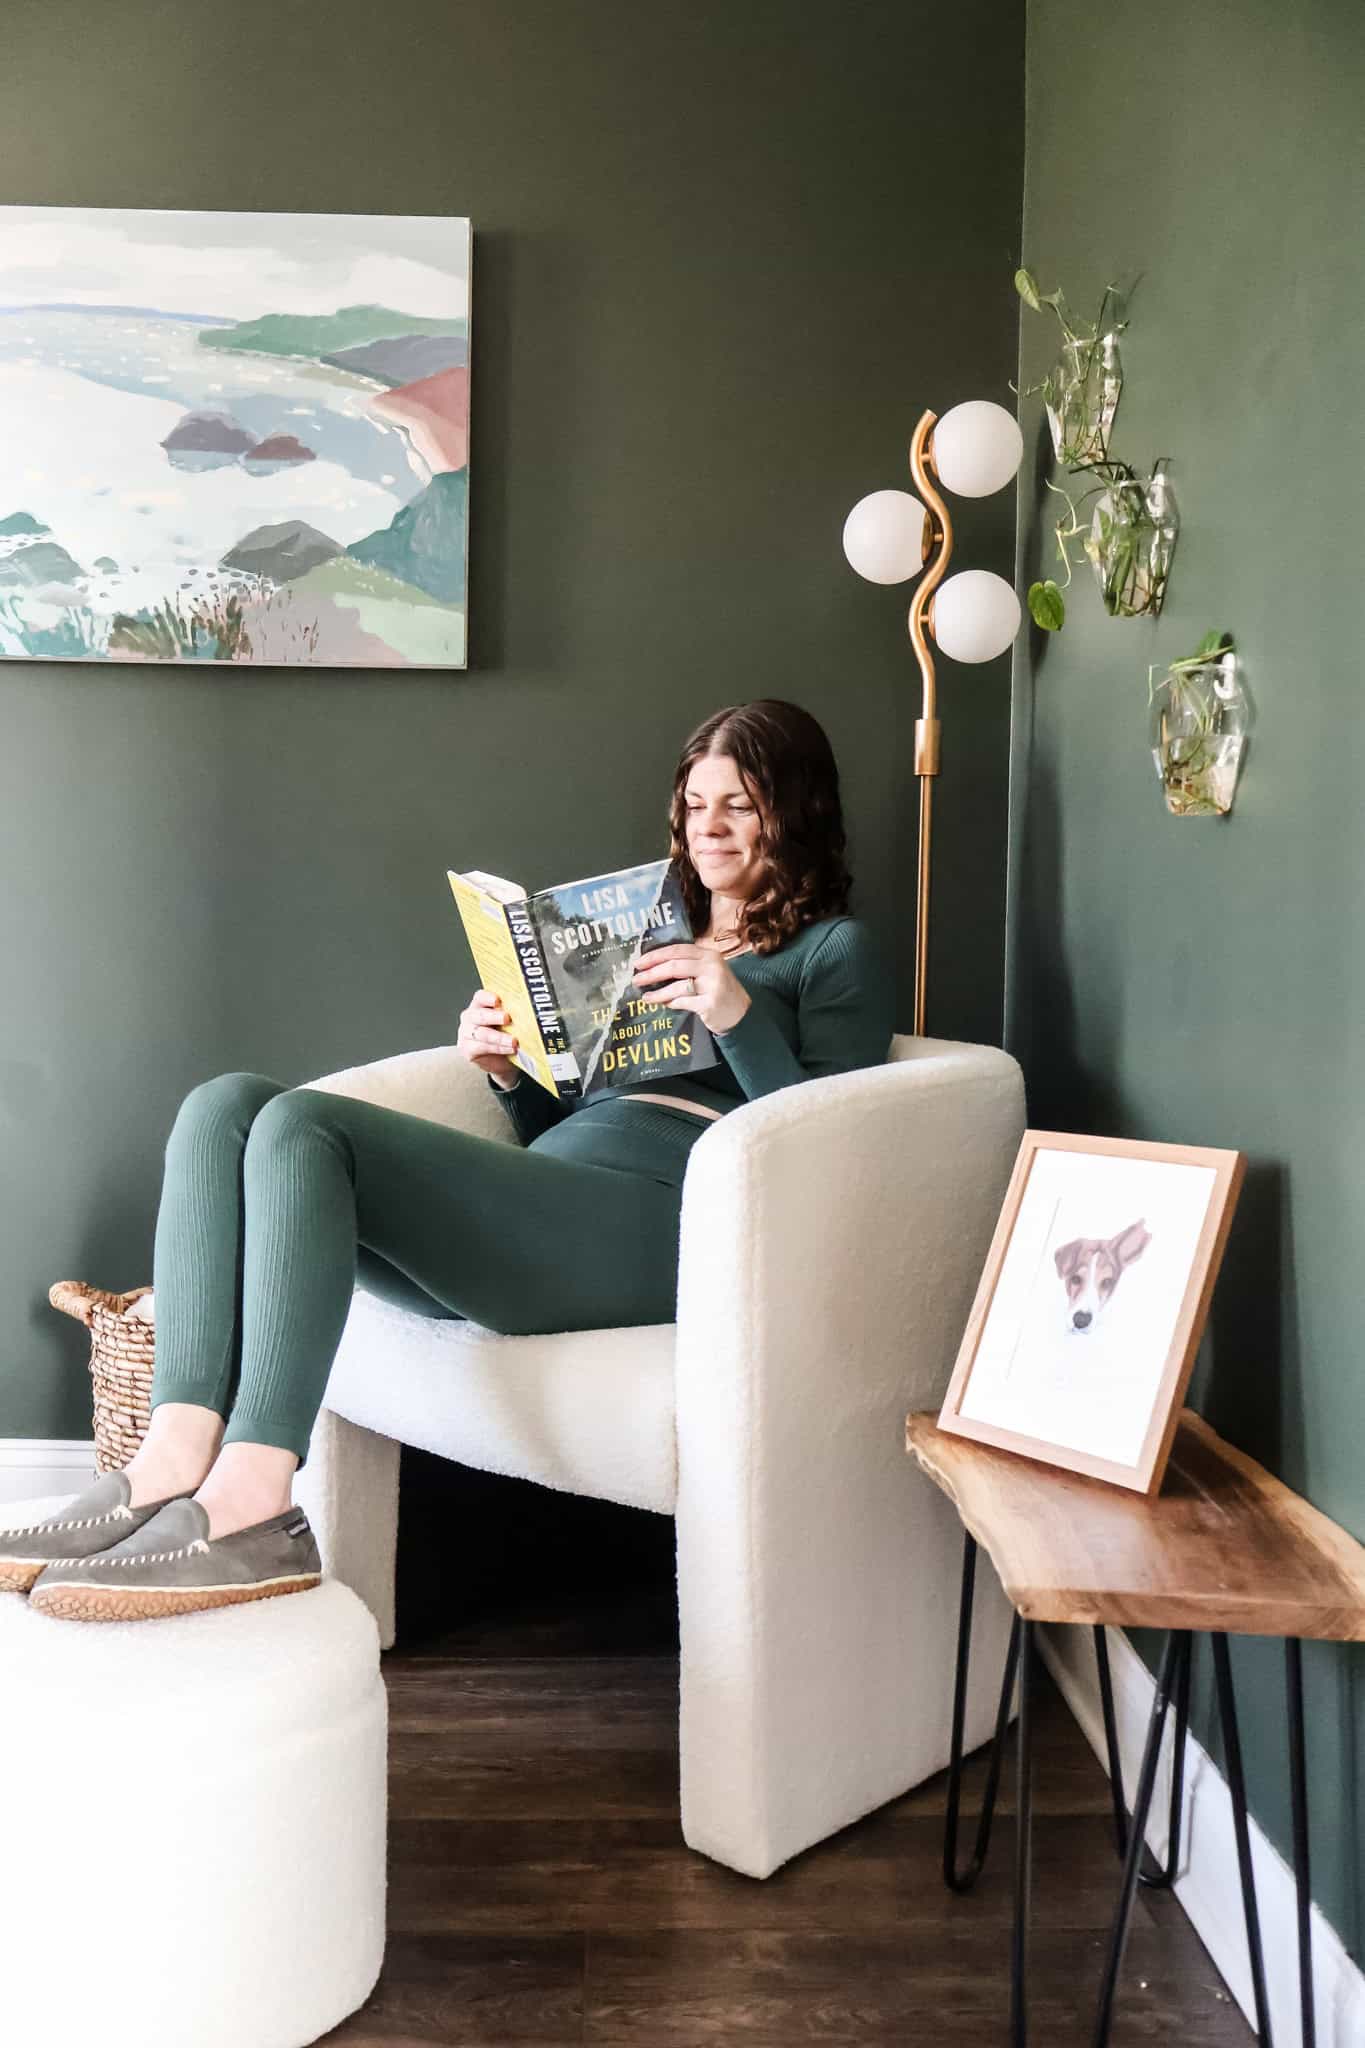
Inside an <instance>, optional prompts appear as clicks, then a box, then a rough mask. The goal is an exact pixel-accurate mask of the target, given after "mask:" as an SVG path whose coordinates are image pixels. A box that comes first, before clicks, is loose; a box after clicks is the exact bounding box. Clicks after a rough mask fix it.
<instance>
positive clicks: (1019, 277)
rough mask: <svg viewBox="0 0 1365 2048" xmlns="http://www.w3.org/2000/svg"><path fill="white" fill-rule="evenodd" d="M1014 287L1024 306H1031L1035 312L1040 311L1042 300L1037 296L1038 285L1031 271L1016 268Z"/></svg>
mask: <svg viewBox="0 0 1365 2048" xmlns="http://www.w3.org/2000/svg"><path fill="white" fill-rule="evenodd" d="M1014 289H1015V290H1016V291H1017V292H1018V294H1019V296H1020V298H1021V299H1022V300H1023V302H1024V304H1025V305H1026V306H1032V308H1033V310H1034V312H1035V313H1041V312H1042V310H1043V302H1042V300H1041V299H1040V298H1039V296H1038V286H1037V283H1036V282H1035V280H1034V276H1033V273H1032V271H1029V270H1016V271H1015V273H1014Z"/></svg>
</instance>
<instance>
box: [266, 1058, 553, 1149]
mask: <svg viewBox="0 0 1365 2048" xmlns="http://www.w3.org/2000/svg"><path fill="white" fill-rule="evenodd" d="M302 1085H303V1086H304V1087H306V1088H320V1089H322V1090H323V1091H324V1092H325V1093H326V1094H328V1095H347V1096H350V1097H351V1098H352V1100H354V1101H357V1102H374V1103H377V1104H378V1105H379V1107H380V1108H381V1109H401V1110H403V1111H404V1112H405V1113H406V1114H407V1115H408V1116H422V1117H426V1118H427V1119H428V1120H429V1121H430V1122H432V1123H437V1124H448V1125H449V1126H450V1128H451V1129H452V1130H456V1131H468V1132H470V1133H471V1134H472V1135H473V1136H474V1137H476V1138H497V1139H501V1140H502V1142H503V1143H504V1144H508V1145H514V1144H515V1143H516V1142H517V1141H516V1137H515V1134H514V1133H513V1130H512V1127H511V1125H510V1124H509V1122H508V1120H507V1118H506V1116H505V1115H504V1113H503V1111H502V1110H501V1109H500V1108H499V1107H498V1104H497V1101H496V1099H495V1098H494V1095H493V1092H492V1090H491V1089H490V1087H489V1086H488V1082H487V1080H486V1078H485V1076H484V1075H483V1074H482V1073H481V1072H480V1071H479V1069H478V1068H477V1067H472V1066H471V1065H470V1064H469V1061H468V1060H467V1059H465V1058H464V1057H463V1056H462V1055H461V1054H460V1053H458V1052H457V1051H456V1050H455V1047H454V1046H453V1045H430V1046H425V1047H423V1048H422V1049H421V1050H420V1051H417V1052H399V1053H394V1054H392V1055H391V1056H390V1057H389V1058H388V1059H382V1060H371V1061H370V1062H369V1063H368V1064H367V1065H365V1066H360V1067H341V1068H339V1069H338V1070H337V1072H336V1073H334V1074H323V1075H321V1076H320V1078H319V1079H318V1080H316V1081H305V1082H304V1083H303V1084H302ZM527 1085H528V1086H532V1085H534V1084H532V1083H528V1084H527Z"/></svg>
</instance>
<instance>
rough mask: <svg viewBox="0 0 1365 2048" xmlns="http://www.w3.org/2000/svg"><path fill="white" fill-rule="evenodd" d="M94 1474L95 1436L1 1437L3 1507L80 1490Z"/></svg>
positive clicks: (0, 1478) (0, 1491)
mask: <svg viewBox="0 0 1365 2048" xmlns="http://www.w3.org/2000/svg"><path fill="white" fill-rule="evenodd" d="M94 1476H95V1444H94V1439H93V1438H92V1437H91V1438H81V1437H49V1436H0V1506H3V1505H4V1504H5V1502H6V1501H11V1500H39V1499H41V1498H42V1497H43V1496H44V1495H45V1494H57V1493H66V1494H72V1493H80V1492H81V1490H82V1489H83V1488H84V1487H86V1486H88V1485H89V1484H90V1482H91V1480H92V1479H93V1478H94Z"/></svg>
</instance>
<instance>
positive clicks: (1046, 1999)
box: [326, 1588, 1252, 2048]
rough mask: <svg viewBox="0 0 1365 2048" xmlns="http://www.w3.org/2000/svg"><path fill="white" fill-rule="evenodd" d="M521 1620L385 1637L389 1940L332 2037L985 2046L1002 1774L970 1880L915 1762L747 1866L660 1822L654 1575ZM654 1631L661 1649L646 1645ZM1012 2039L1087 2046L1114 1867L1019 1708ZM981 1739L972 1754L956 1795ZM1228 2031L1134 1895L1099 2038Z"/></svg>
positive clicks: (1049, 1729) (662, 1746)
mask: <svg viewBox="0 0 1365 2048" xmlns="http://www.w3.org/2000/svg"><path fill="white" fill-rule="evenodd" d="M629 1598H630V1600H633V1601H634V1603H635V1605H634V1606H631V1605H630V1604H629V1601H628V1603H627V1605H626V1606H625V1607H624V1608H623V1607H621V1606H620V1605H619V1604H616V1605H614V1606H613V1607H612V1609H611V1610H610V1611H605V1610H601V1609H599V1610H598V1611H597V1612H595V1613H594V1612H589V1613H586V1614H580V1615H576V1616H574V1617H573V1618H572V1619H567V1618H565V1617H564V1615H563V1613H562V1611H561V1612H560V1613H558V1614H556V1613H554V1612H541V1613H540V1614H536V1613H534V1612H524V1613H523V1614H522V1615H521V1616H520V1617H517V1618H512V1619H508V1620H504V1621H500V1622H499V1623H497V1624H495V1625H487V1624H484V1625H479V1624H473V1623H471V1624H467V1625H465V1626H464V1627H462V1628H460V1629H457V1630H453V1631H448V1632H446V1633H445V1634H443V1635H440V1636H428V1637H427V1638H426V1639H425V1640H424V1641H422V1642H421V1644H420V1647H417V1648H414V1649H409V1650H405V1651H397V1650H395V1651H393V1652H390V1653H389V1654H388V1655H387V1656H386V1657H385V1658H384V1674H385V1678H386V1680H387V1683H388V1689H389V1703H390V1780H389V1783H390V1800H391V1805H390V1874H389V1935H388V1949H387V1954H386V1959H385V1965H384V1971H383V1975H382V1976H381V1978H380V1981H379V1984H378V1986H377V1988H376V1990H375V1992H374V1995H373V1996H372V1998H371V1999H370V2001H369V2002H368V2004H367V2005H366V2006H365V2007H364V2008H363V2010H362V2011H360V2012H358V2013H356V2014H354V2015H352V2017H351V2018H350V2019H349V2020H347V2021H346V2022H345V2023H344V2024H343V2025H342V2026H340V2027H338V2028H336V2029H335V2030H334V2031H333V2032H332V2033H330V2034H328V2035H327V2037H326V2040H327V2042H328V2043H329V2044H331V2043H336V2044H342V2043H344V2044H346V2048H381V2044H382V2048H417V2044H418V2043H422V2044H429V2043H440V2042H448V2043H451V2044H455V2043H458V2044H460V2048H476V2044H479V2048H493V2044H494V2043H498V2044H503V2043H517V2044H519V2048H561V2044H564V2043H569V2042H573V2043H592V2044H600V2048H617V2044H625V2043H630V2044H632V2048H634V2044H639V2048H684V2044H685V2048H705V2044H710V2043H713V2042H720V2041H726V2042H734V2043H742V2044H744V2048H792V2044H796V2043H801V2042H826V2043H853V2042H858V2043H863V2044H870V2043H877V2044H887V2048H890V2044H892V2043H895V2044H897V2048H902V2044H916V2043H921V2042H923V2043H925V2044H928V2043H930V2042H932V2043H934V2044H935V2048H938V2044H944V2048H1003V2044H1004V2042H1005V2040H1006V2025H1007V2001H1008V1982H1009V1979H1008V1938H1009V1915H1010V1873H1011V1860H1010V1859H1011V1856H1012V1851H1013V1821H1012V1817H1011V1816H1012V1812H1013V1801H1012V1788H1011V1787H1010V1785H1009V1784H1008V1783H1007V1785H1006V1788H1005V1797H1004V1799H1003V1801H1002V1806H1001V1819H1000V1822H999V1825H998V1827H997V1832H996V1839H995V1843H994V1845H993V1848H992V1855H991V1862H990V1865H989V1866H988V1868H987V1871H986V1873H985V1875H984V1876H983V1878H982V1879H981V1881H980V1884H979V1886H978V1888H977V1890H976V1892H974V1893H973V1894H972V1895H971V1896H970V1897H969V1898H965V1899H959V1898H955V1897H953V1896H952V1895H951V1894H949V1893H948V1892H947V1891H946V1890H945V1888H944V1886H943V1882H942V1879H941V1876H940V1872H939V1859H940V1852H941V1842H942V1801H943V1781H942V1779H941V1778H940V1779H935V1780H933V1781H931V1782H930V1783H929V1784H927V1785H924V1786H921V1787H919V1788H918V1789H917V1790H916V1791H914V1792H911V1793H908V1794H907V1795H906V1796H905V1797H904V1798H902V1799H898V1800H896V1801H894V1802H893V1803H892V1804H891V1805H889V1806H886V1807H883V1808H882V1809H881V1810H880V1811H879V1812H877V1813H875V1814H872V1815H870V1816H869V1817H868V1818H866V1819H865V1820H862V1821H859V1822H858V1823H857V1824H856V1825H854V1826H853V1827H850V1828H846V1829H845V1830H844V1831H843V1832H842V1833H841V1834H839V1835H837V1836H835V1837H834V1839H833V1840H831V1841H828V1842H824V1843H821V1844H820V1845H818V1846H817V1847H816V1848H813V1849H810V1850H808V1851H807V1852H806V1853H805V1854H804V1855H802V1856H799V1857H797V1858H796V1859H795V1860H794V1861H793V1862H791V1863H789V1864H787V1865H786V1866H785V1867H784V1868H783V1869H782V1870H780V1871H778V1872H777V1873H776V1874H775V1875H774V1876H772V1877H770V1878H768V1879H767V1880H765V1881H764V1882H761V1883H760V1882H757V1881H755V1880H753V1879H751V1878H745V1877H741V1876H738V1875H737V1874H736V1873H735V1872H733V1871H730V1870H725V1869H722V1868H721V1867H720V1866H719V1865H717V1864H715V1863H711V1862H709V1861H707V1859H706V1858H704V1857H701V1856H698V1855H696V1854H694V1853H693V1851H691V1850H690V1849H688V1848H687V1847H686V1846H685V1844H684V1842H683V1840H682V1836H681V1833H680V1832H679V1825H678V1792H677V1682H678V1666H677V1658H676V1655H674V1654H672V1653H671V1649H670V1647H669V1645H670V1641H671V1639H672V1636H671V1627H670V1624H669V1622H668V1619H667V1617H664V1616H662V1615H661V1613H660V1610H659V1593H658V1589H657V1588H656V1589H655V1591H654V1593H653V1594H649V1593H640V1594H635V1595H631V1596H629ZM661 1642H662V1644H663V1647H662V1648H661V1647H660V1643H661ZM1038 1744H1039V1759H1038V1778H1037V1789H1036V1794H1035V1822H1034V1873H1035V1875H1034V1937H1033V1977H1034V1986H1035V2004H1034V2029H1033V2038H1034V2039H1035V2040H1036V2041H1038V2042H1039V2043H1046V2044H1048V2048H1054V2044H1055V2048H1061V2044H1064V2043H1073V2042H1074V2043H1077V2044H1084V2043H1087V2042H1088V2040H1089V2036H1090V2022H1091V2015H1092V2012H1093V2002H1094V1994H1095V1987H1096V1984H1097V1981H1098V1976H1099V1970H1100V1965H1101V1959H1102V1953H1103V1943H1104V1937H1105V1932H1106V1928H1107V1924H1108V1919H1109V1914H1110V1911H1111V1908H1112V1903H1113V1898H1114V1891H1115V1885H1116V1881H1117V1865H1116V1863H1115V1861H1114V1855H1113V1849H1112V1835H1111V1832H1110V1827H1109V1822H1108V1804H1107V1801H1108V1789H1107V1785H1106V1781H1105V1779H1104V1776H1103V1774H1102V1772H1101V1771H1100V1768H1099V1766H1098V1764H1097V1763H1096V1762H1095V1760H1094V1758H1093V1756H1092V1755H1091V1752H1090V1750H1089V1748H1088V1747H1087V1745H1086V1743H1085V1741H1084V1739H1083V1738H1082V1737H1081V1735H1080V1734H1079V1732H1078V1730H1077V1729H1076V1727H1075V1725H1074V1723H1073V1722H1072V1721H1071V1719H1070V1717H1069V1715H1068V1714H1067V1712H1066V1709H1065V1707H1064V1706H1063V1705H1062V1703H1061V1701H1060V1700H1059V1699H1058V1698H1057V1696H1056V1694H1055V1693H1053V1692H1052V1690H1051V1687H1050V1686H1049V1687H1048V1689H1047V1693H1046V1696H1045V1698H1044V1700H1043V1702H1042V1704H1041V1708H1040V1712H1039V1728H1038ZM981 1776H982V1758H981V1757H978V1759H977V1760H976V1762H975V1764H974V1766H973V1767H972V1771H971V1778H970V1784H971V1787H972V1791H973V1794H974V1793H975V1789H976V1787H977V1786H978V1785H979V1783H980V1779H981ZM1251 2039H1252V2036H1251V2033H1250V2030H1249V2029H1248V2028H1247V2026H1246V2024H1245V2022H1244V2021H1243V2020H1242V2017H1241V2015H1240V2014H1239V2012H1238V2011H1237V2008H1236V2006H1235V2005H1233V2004H1232V2002H1231V2000H1230V1999H1229V1997H1228V1995H1227V1993H1226V1991H1225V1990H1224V1989H1223V1986H1222V1983H1221V1981H1220V1979H1219V1977H1218V1975H1217V1973H1216V1971H1215V1970H1214V1968H1213V1965H1212V1964H1211V1963H1210V1961H1209V1959H1208V1957H1207V1956H1206V1954H1205V1953H1204V1950H1203V1948H1202V1947H1201V1945H1200V1943H1199V1941H1198V1939H1197V1938H1196V1936H1195V1934H1194V1932H1193V1930H1192V1929H1191V1927H1190V1925H1189V1923H1188V1921H1187V1920H1186V1919H1185V1918H1184V1916H1183V1914H1182V1913H1181V1911H1180V1909H1179V1907H1178V1906H1177V1905H1176V1904H1175V1902H1174V1900H1172V1899H1169V1898H1164V1897H1159V1896H1154V1897H1148V1896H1142V1897H1140V1899H1139V1902H1138V1906H1137V1910H1136V1917H1135V1919H1134V1923H1133V1933H1132V1938H1131V1940H1130V1943H1129V1949H1128V1961H1127V1968H1126V1971H1125V1976H1124V1985H1123V1994H1122V2001H1121V2010H1120V2014H1119V2018H1118V2021H1117V2023H1116V2026H1115V2029H1114V2034H1113V2043H1114V2048H1134V2044H1137V2043H1153V2042H1161V2043H1176V2042H1179V2043H1181V2044H1182V2048H1234V2044H1235V2048H1244V2044H1247V2043H1249V2042H1250V2041H1251Z"/></svg>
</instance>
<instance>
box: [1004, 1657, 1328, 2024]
mask: <svg viewBox="0 0 1365 2048" xmlns="http://www.w3.org/2000/svg"><path fill="white" fill-rule="evenodd" d="M1107 1634H1108V1638H1109V1666H1110V1670H1111V1672H1112V1673H1113V1680H1114V1717H1115V1719H1116V1721H1117V1723H1118V1736H1119V1757H1120V1761H1121V1763H1122V1767H1123V1782H1124V1790H1125V1792H1126V1793H1127V1796H1128V1800H1129V1803H1130V1805H1131V1802H1132V1799H1133V1795H1134V1792H1135V1790H1136V1787H1137V1780H1138V1771H1139V1769H1140V1767H1141V1763H1142V1752H1143V1748H1144V1746H1145V1743H1146V1739H1147V1723H1148V1719H1149V1717H1150V1714H1151V1710H1152V1698H1153V1695H1154V1693H1155V1691H1156V1685H1155V1681H1154V1680H1153V1678H1152V1674H1151V1673H1150V1672H1149V1671H1148V1669H1147V1667H1146V1665H1145V1664H1144V1663H1143V1661H1142V1659H1141V1658H1140V1657H1139V1656H1138V1653H1137V1651H1136V1650H1135V1649H1134V1648H1133V1646H1132V1644H1131V1643H1130V1642H1129V1640H1128V1638H1127V1636H1125V1635H1124V1634H1123V1633H1122V1632H1121V1631H1120V1630H1118V1629H1112V1628H1111V1629H1109V1630H1108V1631H1107ZM1039 1642H1040V1646H1041V1649H1042V1654H1043V1658H1044V1660H1045V1662H1046V1663H1047V1666H1048V1669H1049V1670H1050V1671H1051V1672H1052V1674H1053V1676H1054V1678H1055V1679H1056V1681H1057V1684H1058V1685H1059V1687H1060V1688H1061V1691H1062V1694H1063V1697H1064V1698H1065V1700H1066V1703H1067V1705H1068V1706H1069V1707H1070V1709H1071V1711H1072V1713H1073V1714H1074V1715H1075V1717H1076V1719H1077V1721H1078V1722H1079V1724H1080V1727H1081V1729H1082V1732H1083V1733H1084V1735H1085V1736H1086V1739H1087V1740H1088V1741H1089V1743H1090V1746H1091V1748H1092V1749H1093V1750H1094V1752H1095V1754H1096V1756H1097V1757H1098V1758H1099V1759H1100V1762H1101V1763H1102V1764H1104V1766H1105V1768H1106V1770H1107V1769H1108V1755H1107V1751H1106V1749H1105V1741H1104V1716H1103V1711H1102V1709H1101V1706H1100V1685H1099V1676H1098V1673H1097V1671H1096V1668H1095V1651H1094V1644H1093V1641H1092V1637H1091V1632H1090V1630H1089V1629H1088V1628H1057V1629H1054V1628H1044V1629H1040V1630H1039ZM1233 1656H1234V1671H1233V1675H1234V1681H1235V1678H1236V1662H1235V1660H1236V1650H1235V1647H1234V1651H1233ZM1174 1723H1175V1715H1174V1713H1171V1714H1169V1715H1168V1717H1167V1733H1166V1743H1165V1749H1164V1752H1163V1756H1162V1763H1161V1770H1160V1772H1159V1774H1158V1777H1157V1786H1156V1794H1155V1797H1154V1798H1153V1801H1152V1818H1151V1824H1150V1826H1149V1827H1148V1830H1147V1840H1148V1842H1149V1844H1150V1845H1151V1848H1152V1852H1153V1854H1154V1855H1155V1856H1156V1857H1157V1859H1158V1861H1163V1860H1164V1858H1165V1855H1166V1835H1167V1828H1168V1824H1169V1820H1170V1797H1171V1795H1170V1783H1171V1779H1170V1759H1171V1744H1172V1732H1173V1729H1174ZM1285 1744H1286V1747H1285V1770H1286V1772H1287V1771H1288V1769H1289V1754H1288V1735H1287V1733H1286V1736H1285ZM1309 1800H1310V1805H1311V1800H1312V1787H1311V1786H1310V1788H1309ZM1250 1831H1251V1860H1252V1868H1253V1870H1254V1872H1255V1877H1256V1902H1257V1907H1258V1909H1259V1912H1260V1919H1261V1942H1262V1947H1263V1949H1264V1953H1265V1975H1266V1996H1267V1998H1268V2000H1269V2003H1270V2023H1271V2033H1272V2036H1273V2038H1274V2039H1275V2040H1276V2041H1295V2042H1296V2041H1297V2040H1298V2038H1299V1952H1298V1922H1297V1917H1296V1901H1295V1891H1294V1872H1293V1868H1292V1866H1291V1865H1289V1864H1288V1863H1286V1862H1285V1860H1284V1858H1283V1857H1282V1856H1281V1855H1280V1853H1279V1851H1278V1850H1277V1849H1276V1848H1275V1847H1274V1846H1273V1845H1272V1843H1271V1842H1270V1841H1269V1840H1268V1839H1267V1837H1266V1836H1265V1835H1264V1834H1263V1833H1262V1832H1261V1830H1260V1828H1259V1827H1258V1826H1257V1825H1256V1822H1255V1820H1254V1819H1253V1820H1251V1822H1250ZM1184 1835H1185V1839H1184V1842H1183V1844H1182V1847H1181V1852H1180V1863H1179V1866H1178V1869H1177V1875H1176V1882H1175V1894H1176V1897H1177V1898H1178V1899H1179V1901H1180V1904H1181V1907H1182V1908H1183V1910H1184V1912H1185V1913H1186V1914H1187V1915H1188V1917H1189V1919H1190V1922H1191V1924H1192V1925H1193V1927H1194V1930H1195V1933H1196V1934H1197V1935H1198V1936H1199V1939H1200V1940H1201V1941H1202V1942H1203V1944H1204V1946H1205V1948H1206V1949H1207V1950H1208V1952H1209V1955H1210V1957H1211V1958H1212V1960H1213V1962H1214V1964H1215V1966H1216V1968H1217V1969H1218V1971H1219V1973H1220V1975H1221V1976H1222V1978H1223V1980H1224V1982H1225V1983H1226V1985H1227V1987H1228V1989H1229V1991H1231V1993H1232V1995H1233V1997H1234V1998H1235V1999H1236V2000H1237V2003H1238V2005H1240V2006H1241V2008H1242V2011H1243V2012H1244V2013H1245V2015H1246V2017H1247V2020H1248V2021H1249V2022H1250V2024H1251V2025H1252V2026H1253V2027H1254V2026H1255V2023H1256V2022H1255V2015H1254V2011H1253V2007H1252V1996H1251V1966H1250V1964H1249V1962H1248V1960H1247V1943H1246V1923H1245V1921H1244V1920H1243V1918H1242V1889H1241V1881H1240V1879H1239V1876H1238V1871H1237V1843H1236V1836H1235V1834H1234V1831H1233V1822H1232V1797H1231V1794H1230V1793H1229V1791H1228V1787H1227V1781H1226V1780H1225V1779H1224V1777H1223V1776H1222V1773H1221V1772H1220V1771H1219V1770H1218V1768H1217V1766H1216V1765H1215V1764H1214V1762H1213V1760H1212V1758H1211V1757H1210V1756H1209V1754H1208V1752H1207V1750H1205V1749H1203V1748H1202V1747H1201V1746H1200V1744H1199V1743H1198V1742H1196V1741H1195V1739H1194V1737H1193V1735H1191V1736H1190V1738H1189V1748H1188V1751H1187V1754H1186V1762H1185V1819H1184ZM1313 1995H1314V2000H1315V2002H1316V2008H1317V2035H1318V2048H1359V2044H1360V2043H1361V2042H1362V2041H1365V1976H1362V1974H1361V1972H1360V1970H1359V1969H1358V1968H1357V1967H1356V1965H1355V1964H1354V1963H1353V1962H1352V1960H1351V1958H1350V1956H1349V1955H1348V1954H1347V1953H1346V1949H1345V1947H1344V1946H1343V1944H1342V1941H1341V1937H1340V1936H1339V1935H1338V1934H1337V1932H1336V1930H1335V1928H1333V1927H1332V1926H1331V1925H1330V1924H1329V1923H1328V1922H1327V1921H1326V1920H1324V1919H1323V1917H1322V1914H1321V1913H1320V1912H1319V1911H1318V1909H1317V1907H1316V1906H1314V1908H1313Z"/></svg>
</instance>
